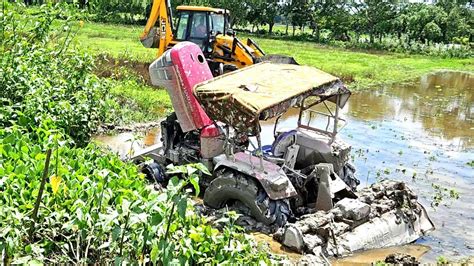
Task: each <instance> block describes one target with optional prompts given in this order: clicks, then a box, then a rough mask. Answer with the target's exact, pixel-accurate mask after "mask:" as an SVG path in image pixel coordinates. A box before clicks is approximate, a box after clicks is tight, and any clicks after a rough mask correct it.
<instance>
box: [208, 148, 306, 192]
mask: <svg viewBox="0 0 474 266" xmlns="http://www.w3.org/2000/svg"><path fill="white" fill-rule="evenodd" d="M262 164H263V169H262V167H261V164H260V158H259V157H256V156H253V155H249V154H247V153H244V152H239V153H236V154H234V155H233V156H229V157H227V156H226V155H225V154H221V155H219V156H217V157H214V172H215V171H218V170H222V169H223V168H228V169H232V170H233V171H237V172H239V173H242V174H245V175H246V176H249V177H252V178H254V179H255V180H257V181H258V183H260V185H262V187H263V189H264V190H265V192H266V193H267V194H268V197H269V198H270V199H272V200H280V199H286V198H290V197H294V196H296V195H297V194H298V193H297V192H296V189H295V187H294V186H293V184H292V183H291V181H290V179H289V178H288V176H287V175H286V174H285V172H284V171H283V170H282V169H280V166H278V165H276V164H274V163H272V162H269V161H265V160H262Z"/></svg>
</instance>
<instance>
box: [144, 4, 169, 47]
mask: <svg viewBox="0 0 474 266" xmlns="http://www.w3.org/2000/svg"><path fill="white" fill-rule="evenodd" d="M157 22H158V27H155V25H156V23H157ZM140 41H141V42H142V44H143V46H145V47H146V48H158V56H160V55H162V54H163V53H164V52H165V51H166V50H167V49H168V46H169V45H170V43H171V42H172V41H173V19H172V11H171V5H170V2H169V0H154V1H153V5H152V7H151V12H150V17H149V18H148V21H147V23H146V26H145V29H144V31H143V33H142V35H141V36H140Z"/></svg>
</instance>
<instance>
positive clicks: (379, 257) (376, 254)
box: [331, 245, 430, 266]
mask: <svg viewBox="0 0 474 266" xmlns="http://www.w3.org/2000/svg"><path fill="white" fill-rule="evenodd" d="M429 250H430V248H429V247H427V246H423V245H405V246H400V247H390V248H380V249H372V250H367V251H363V252H357V253H355V254H354V255H352V256H350V257H347V258H342V259H333V260H331V265H333V266H351V265H372V263H374V262H377V261H384V260H385V258H386V257H387V256H388V255H390V254H394V253H403V254H409V255H411V256H413V257H415V258H417V259H418V260H419V259H420V258H421V257H422V256H423V255H424V254H426V253H427V252H428V251H429Z"/></svg>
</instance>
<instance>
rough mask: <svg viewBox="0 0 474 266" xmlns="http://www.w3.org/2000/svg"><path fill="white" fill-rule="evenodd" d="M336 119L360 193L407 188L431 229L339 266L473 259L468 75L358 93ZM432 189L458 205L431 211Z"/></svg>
mask: <svg viewBox="0 0 474 266" xmlns="http://www.w3.org/2000/svg"><path fill="white" fill-rule="evenodd" d="M297 115H298V111H297V110H290V112H288V115H287V116H285V117H283V118H282V119H281V121H280V124H279V125H281V127H287V128H294V127H295V126H296V121H297ZM342 116H343V117H344V118H345V119H346V120H347V122H348V125H347V126H346V127H345V128H344V129H343V130H342V131H341V133H340V136H341V137H342V138H343V139H345V140H346V141H347V142H349V143H350V144H351V145H352V146H353V153H352V154H353V157H354V161H355V164H356V168H357V169H358V175H359V178H360V179H361V186H366V185H368V184H371V183H374V182H377V181H378V180H380V179H382V178H392V179H399V180H403V181H406V182H407V183H408V184H409V185H410V187H412V188H413V189H414V190H415V191H416V192H417V193H418V194H419V195H420V200H421V202H422V203H423V204H424V205H425V206H426V207H427V209H428V212H429V214H430V217H431V218H432V220H433V222H434V223H435V225H436V227H437V230H436V231H435V232H433V233H431V235H430V236H428V237H424V238H423V239H420V240H418V241H417V245H408V246H404V247H395V248H392V249H383V250H376V251H369V252H363V253H360V254H356V255H355V256H353V257H352V260H351V259H346V260H343V261H337V263H338V264H339V263H342V264H339V265H349V264H353V263H359V262H366V261H370V260H372V261H376V260H378V259H379V257H383V255H384V254H387V255H388V254H389V253H394V252H397V251H399V252H406V253H410V254H412V255H414V256H417V257H418V256H422V255H423V254H424V256H423V257H422V258H421V260H422V261H424V262H433V261H435V260H436V258H437V256H439V255H444V256H447V257H449V258H454V259H456V258H459V257H463V256H469V255H474V194H473V193H472V191H474V168H472V167H470V166H468V165H467V163H468V162H470V161H474V76H473V75H469V74H465V73H456V72H442V73H436V74H431V75H427V76H424V77H422V78H420V79H419V80H415V81H413V82H410V83H406V84H401V85H395V86H387V87H384V88H381V89H380V90H377V91H367V92H361V93H357V94H355V95H353V96H352V97H351V99H350V101H349V102H348V104H347V105H346V107H345V108H344V110H343V112H342ZM272 122H273V121H267V122H264V123H263V125H262V131H263V132H262V133H263V134H262V135H263V142H264V144H271V142H272V141H273V123H272ZM158 135H159V134H158V131H157V130H156V129H155V130H154V131H150V132H145V133H144V134H141V137H138V138H137V137H136V134H135V136H134V134H131V133H125V134H119V135H116V136H101V137H97V138H96V140H97V141H100V142H103V143H106V144H107V145H108V146H110V147H111V148H112V150H115V151H118V152H119V153H120V154H122V155H126V154H128V153H129V151H130V148H132V149H134V150H138V149H141V148H143V147H146V146H148V145H151V144H154V143H156V142H157V141H158V139H159V136H158ZM127 140H128V141H127ZM134 140H135V141H134ZM132 143H133V145H132ZM433 184H435V185H439V186H441V187H442V188H449V189H451V188H452V189H455V190H456V191H457V192H458V193H459V194H460V199H459V200H450V199H449V196H446V195H444V196H443V201H442V202H441V204H440V206H439V207H436V208H432V207H430V205H431V203H432V202H433V196H434V195H435V194H436V190H435V189H433V187H432V185H433ZM443 192H444V193H446V192H445V191H443ZM257 238H258V239H260V240H263V241H265V240H266V241H267V242H269V243H270V247H271V248H272V250H273V251H274V252H276V253H285V254H289V255H290V257H292V256H295V254H294V253H288V252H287V250H285V249H283V248H281V246H280V245H279V244H278V243H276V242H274V241H271V238H270V237H268V239H267V238H265V236H257ZM418 244H422V245H423V246H427V247H429V248H426V247H424V248H421V247H420V246H419V245H418ZM428 249H429V251H428ZM420 250H422V251H423V252H421V251H420ZM374 252H375V253H374ZM417 252H418V253H417ZM425 253H426V254H425Z"/></svg>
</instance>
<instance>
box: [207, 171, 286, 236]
mask: <svg viewBox="0 0 474 266" xmlns="http://www.w3.org/2000/svg"><path fill="white" fill-rule="evenodd" d="M235 200H238V201H240V202H241V203H243V204H244V205H245V206H246V207H247V208H248V209H249V211H250V213H251V215H252V216H253V217H254V218H255V219H257V220H258V221H260V222H262V223H264V224H265V225H273V224H275V225H277V226H279V227H281V226H283V225H285V224H286V222H287V221H288V218H289V216H290V214H291V211H290V206H289V203H288V200H272V199H270V198H269V197H268V195H267V193H266V192H265V190H264V189H263V188H262V187H261V186H260V185H259V184H258V183H257V181H255V180H253V179H252V178H251V177H246V176H245V175H243V174H241V173H237V172H235V171H231V170H226V171H224V172H223V173H221V174H219V176H218V177H216V178H215V179H214V180H212V181H211V183H210V185H209V187H208V188H207V189H206V191H205V193H204V204H206V205H207V206H209V207H211V208H215V209H220V208H222V207H224V206H225V205H226V204H228V203H229V202H231V201H235Z"/></svg>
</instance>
